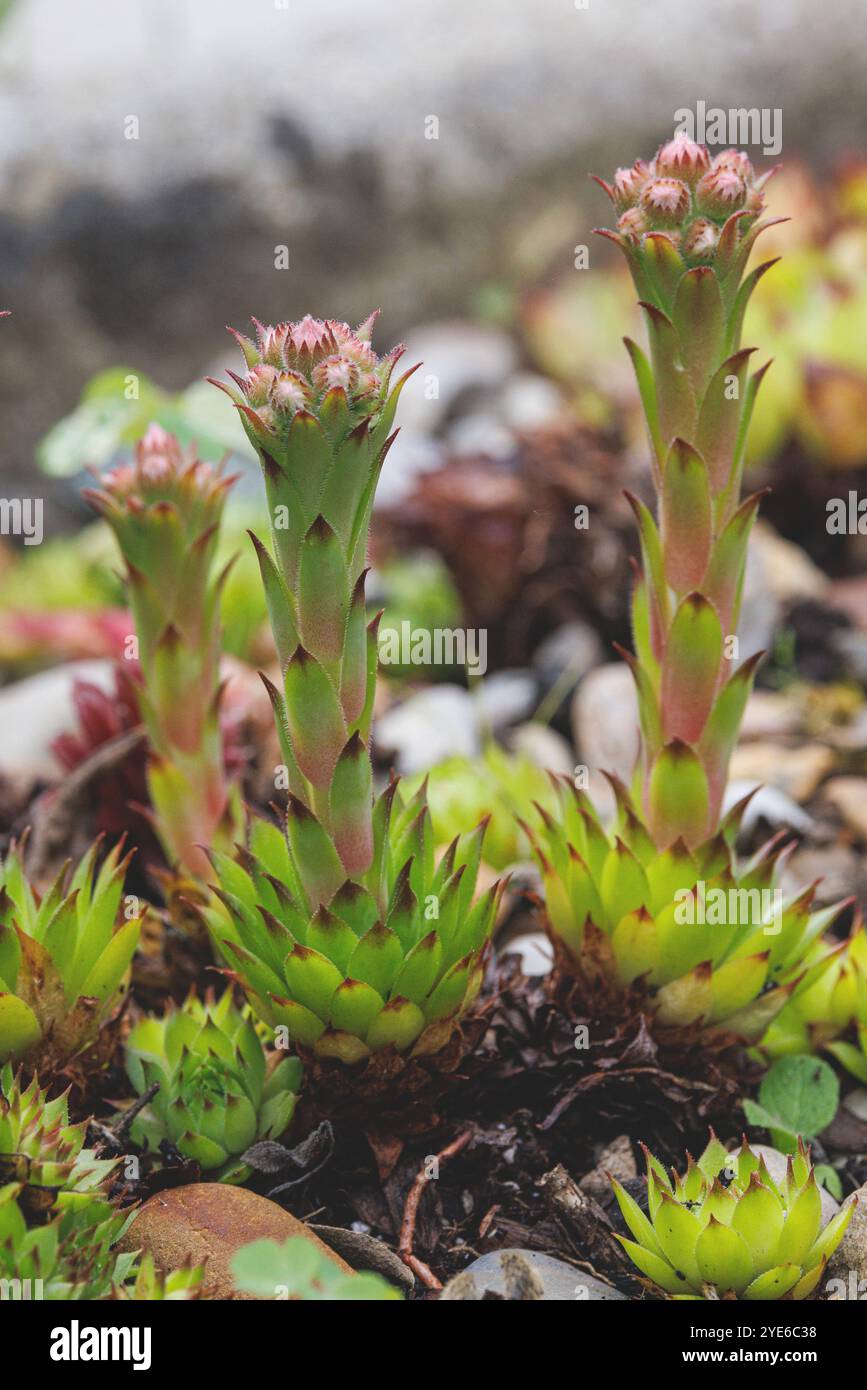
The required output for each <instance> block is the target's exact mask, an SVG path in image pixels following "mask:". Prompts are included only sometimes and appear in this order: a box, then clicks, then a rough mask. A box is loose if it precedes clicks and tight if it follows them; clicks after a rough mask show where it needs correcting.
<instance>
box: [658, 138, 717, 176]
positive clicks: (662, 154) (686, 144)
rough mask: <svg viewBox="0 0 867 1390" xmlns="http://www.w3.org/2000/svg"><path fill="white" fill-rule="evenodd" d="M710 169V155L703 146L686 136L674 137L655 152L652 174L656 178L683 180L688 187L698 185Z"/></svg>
mask: <svg viewBox="0 0 867 1390" xmlns="http://www.w3.org/2000/svg"><path fill="white" fill-rule="evenodd" d="M709 168H710V155H709V154H708V152H707V149H706V147H705V146H704V145H698V144H696V142H695V140H690V138H689V136H688V135H676V136H675V137H674V139H673V140H669V142H668V144H667V145H663V146H662V148H661V149H660V150H659V151H657V155H656V158H655V159H654V161H653V172H654V174H656V176H657V177H658V178H675V179H683V181H684V183H688V184H690V185H692V184H695V183H698V180H699V179H700V178H701V176H702V174H706V173H707V171H708V169H709Z"/></svg>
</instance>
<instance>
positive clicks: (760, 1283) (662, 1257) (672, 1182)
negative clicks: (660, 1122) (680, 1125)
mask: <svg viewBox="0 0 867 1390" xmlns="http://www.w3.org/2000/svg"><path fill="white" fill-rule="evenodd" d="M645 1152H646V1156H647V1200H648V1211H649V1219H648V1217H647V1216H646V1215H645V1214H644V1212H643V1211H642V1210H641V1208H640V1207H639V1205H638V1203H637V1202H636V1201H634V1199H633V1198H632V1197H630V1196H629V1194H628V1193H627V1192H626V1191H625V1189H624V1188H623V1187H622V1186H621V1185H620V1183H619V1182H617V1181H616V1180H615V1179H612V1185H613V1187H614V1191H615V1194H616V1196H617V1201H618V1203H619V1205H620V1210H621V1212H622V1213H623V1219H624V1220H625V1222H626V1224H627V1226H628V1227H629V1230H630V1231H631V1233H632V1236H633V1237H634V1239H632V1240H628V1239H627V1238H625V1237H624V1236H618V1237H617V1239H618V1240H619V1241H620V1244H621V1245H622V1246H623V1249H624V1250H625V1251H626V1253H627V1255H628V1256H629V1258H630V1259H631V1260H632V1262H633V1264H634V1265H636V1266H637V1268H638V1269H639V1270H640V1271H641V1273H642V1274H643V1275H644V1276H645V1278H647V1279H649V1280H650V1281H651V1282H652V1283H653V1284H654V1285H656V1287H657V1288H658V1289H661V1290H662V1291H663V1292H664V1293H667V1294H669V1295H670V1296H671V1297H672V1298H674V1299H698V1300H701V1299H705V1298H713V1299H721V1298H722V1299H745V1300H748V1301H753V1300H758V1301H765V1300H774V1299H783V1298H786V1299H793V1300H801V1299H804V1298H808V1297H809V1295H810V1294H811V1293H812V1292H813V1290H814V1289H815V1288H816V1287H817V1286H818V1284H819V1282H820V1280H821V1278H822V1275H823V1274H824V1271H825V1267H826V1265H827V1263H828V1259H829V1258H830V1256H831V1255H832V1254H833V1253H834V1251H835V1250H836V1248H837V1246H838V1245H839V1243H840V1241H841V1240H842V1238H843V1234H844V1232H845V1230H846V1227H847V1226H848V1224H849V1221H850V1220H851V1217H852V1211H853V1206H852V1204H851V1203H850V1204H847V1205H846V1206H845V1207H844V1208H843V1209H842V1210H841V1211H839V1212H838V1213H837V1214H836V1216H834V1217H832V1218H831V1220H830V1221H829V1222H828V1224H827V1225H826V1226H825V1228H824V1230H823V1229H822V1199H821V1195H820V1191H819V1186H818V1184H817V1182H816V1175H815V1172H814V1170H813V1168H812V1165H811V1164H810V1159H809V1153H808V1152H807V1150H806V1149H805V1148H804V1145H803V1142H802V1141H799V1145H798V1152H797V1154H795V1155H794V1156H791V1157H790V1158H789V1161H788V1166H787V1170H786V1174H785V1177H784V1178H783V1179H782V1180H781V1181H779V1182H775V1181H774V1180H773V1179H772V1177H771V1175H770V1173H769V1172H768V1169H767V1166H766V1164H765V1161H764V1158H762V1157H758V1156H757V1155H756V1154H754V1153H753V1152H752V1150H751V1149H750V1147H749V1145H748V1144H747V1141H746V1139H745V1140H744V1142H743V1145H742V1147H741V1149H740V1151H739V1153H738V1154H736V1155H735V1156H730V1155H729V1154H728V1153H727V1152H726V1150H725V1148H724V1146H723V1145H722V1144H721V1143H720V1142H719V1140H718V1139H717V1138H716V1137H715V1136H714V1135H713V1134H711V1139H710V1142H709V1144H708V1146H707V1148H706V1149H705V1150H704V1153H703V1154H702V1155H701V1157H700V1158H699V1160H698V1162H697V1163H695V1162H694V1161H693V1159H692V1158H691V1157H690V1156H688V1164H687V1169H686V1173H685V1175H684V1176H683V1177H681V1176H680V1175H679V1174H678V1173H676V1172H674V1171H672V1174H671V1177H669V1176H668V1174H667V1173H666V1171H665V1169H664V1168H663V1166H662V1164H661V1163H659V1162H658V1160H657V1159H655V1158H654V1157H653V1155H652V1154H650V1153H647V1151H646V1150H645Z"/></svg>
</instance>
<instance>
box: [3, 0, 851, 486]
mask: <svg viewBox="0 0 867 1390" xmlns="http://www.w3.org/2000/svg"><path fill="white" fill-rule="evenodd" d="M3 8H4V6H3V5H0V9H3ZM865 69H867V15H865V5H864V0H834V3H833V5H832V6H828V5H821V4H816V3H815V0H764V3H761V4H756V3H755V0H716V3H713V4H711V3H708V0H699V2H698V3H692V4H684V3H683V2H682V0H653V3H649V0H588V8H586V9H583V8H579V7H578V5H576V3H575V0H411V3H409V2H408V0H365V3H363V4H358V3H357V0H319V2H318V3H302V0H287V3H284V0H74V3H72V4H67V5H58V4H57V0H12V3H11V4H9V5H7V6H6V7H5V15H4V17H3V20H2V26H0V180H2V200H0V307H5V308H10V309H12V310H13V311H14V314H15V318H16V321H15V329H14V332H5V333H4V334H2V335H0V359H2V364H0V365H2V370H0V395H2V397H3V401H2V404H0V419H2V421H3V441H4V443H3V449H2V453H0V466H2V468H3V469H4V470H5V471H6V474H7V477H9V476H12V477H15V476H17V477H19V478H21V477H25V476H26V475H27V473H28V470H30V468H31V467H32V455H33V448H34V445H35V443H36V441H37V440H38V439H39V438H40V437H41V436H42V435H43V434H44V433H45V431H46V429H47V428H48V427H49V425H50V424H51V423H52V422H53V421H55V420H56V419H57V418H58V417H59V416H61V415H63V414H64V413H65V412H67V411H68V410H69V409H70V408H71V407H72V406H73V405H74V403H75V402H76V400H77V399H78V396H79V393H80V391H81V388H82V386H83V384H84V383H85V381H86V380H87V379H88V377H89V376H90V375H91V374H92V373H93V372H94V371H96V370H98V369H100V368H103V367H105V366H107V365H109V364H114V363H118V362H121V363H126V362H129V363H130V364H131V365H133V366H134V367H136V368H138V369H141V370H142V371H144V372H147V373H149V374H151V375H152V376H153V377H154V378H155V380H156V381H157V382H158V383H159V384H160V385H163V386H166V387H171V388H181V387H183V386H185V385H186V384H187V383H188V382H189V381H191V380H192V379H193V378H195V377H196V376H197V375H199V374H201V372H202V371H203V369H204V368H205V367H206V366H208V365H209V364H211V363H213V362H214V361H215V360H216V361H219V360H220V354H221V353H223V352H224V351H225V350H226V346H225V339H224V333H223V325H224V324H225V323H226V322H231V323H236V324H239V325H240V324H243V321H244V320H245V319H246V318H247V316H248V315H249V314H250V313H251V312H253V313H256V314H258V315H260V316H262V317H265V318H267V319H271V320H272V321H274V320H276V319H277V318H279V317H285V316H296V315H299V314H301V313H303V312H305V311H307V310H314V311H315V312H316V313H318V314H324V315H339V316H340V317H346V318H352V317H353V316H356V317H361V316H362V315H364V314H366V313H367V312H368V310H369V309H370V307H371V306H372V305H381V306H382V308H383V311H384V329H383V341H384V338H385V337H386V336H387V337H388V338H389V340H390V341H393V340H394V339H395V338H397V337H398V336H400V335H401V334H404V333H406V332H407V331H408V330H409V329H411V328H412V326H413V325H414V324H416V323H418V322H421V321H424V320H427V319H430V318H431V317H433V316H438V315H444V314H454V313H466V312H471V311H472V308H473V305H474V303H475V302H476V300H477V299H478V296H479V295H480V294H482V295H483V294H484V292H485V289H486V287H488V286H490V285H494V284H496V285H504V284H505V285H508V284H511V283H526V282H527V281H530V280H533V279H534V278H536V279H538V278H539V277H543V278H544V276H545V275H546V274H547V273H549V272H550V273H551V274H554V273H559V272H560V271H561V270H562V268H563V266H564V265H565V264H568V258H570V257H571V254H572V251H571V248H572V247H573V246H574V245H575V244H576V243H579V242H584V241H589V239H590V238H589V229H590V227H591V226H592V225H593V223H594V222H595V221H596V220H597V219H599V218H601V217H602V216H603V206H604V200H601V198H600V195H599V194H598V190H595V189H594V188H593V186H592V185H590V184H588V181H587V178H586V175H587V172H588V170H589V169H591V168H594V169H599V170H601V171H603V172H607V171H608V170H609V169H611V168H612V167H613V166H614V164H615V163H618V162H626V161H628V160H630V159H631V158H632V157H634V156H635V155H637V154H638V153H639V152H640V153H643V154H649V153H650V152H651V151H652V149H653V147H654V143H655V141H657V140H658V139H662V138H663V137H665V136H666V135H668V134H670V133H671V129H672V123H673V119H674V113H675V111H676V110H677V109H678V108H680V107H685V106H692V105H694V104H695V102H696V101H698V100H703V101H705V102H706V103H707V104H708V105H709V106H712V105H719V106H723V107H726V108H727V107H731V106H748V107H752V106H757V107H769V108H776V107H779V108H781V109H782V112H783V151H782V153H783V157H784V158H787V157H789V156H790V155H791V154H793V153H795V154H797V155H798V156H803V157H805V158H806V159H807V160H808V161H810V162H813V163H817V162H818V161H823V160H826V159H828V158H829V157H837V156H841V155H843V154H845V153H846V151H847V150H848V149H850V148H854V147H855V146H856V145H857V143H858V141H859V139H860V137H861V134H862V132H863V130H864V128H865V116H867V88H865V83H864V72H865ZM431 118H435V120H434V122H432V121H431ZM437 123H438V124H437ZM434 133H435V134H436V137H437V138H430V137H431V135H432V134H434ZM281 246H285V247H286V248H287V252H286V254H288V262H289V266H288V269H285V268H277V267H276V266H275V255H277V257H278V259H279V253H275V248H276V247H281Z"/></svg>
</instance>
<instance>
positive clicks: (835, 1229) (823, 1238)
mask: <svg viewBox="0 0 867 1390" xmlns="http://www.w3.org/2000/svg"><path fill="white" fill-rule="evenodd" d="M854 1210H855V1205H854V1203H853V1202H852V1201H849V1202H847V1204H846V1205H845V1206H844V1207H843V1209H842V1210H841V1211H838V1212H837V1214H836V1216H832V1217H831V1220H830V1221H829V1222H828V1224H827V1226H826V1227H825V1229H824V1231H822V1233H821V1235H820V1236H818V1237H817V1239H816V1240H815V1241H814V1242H813V1244H812V1245H811V1246H810V1249H809V1252H808V1254H807V1257H806V1259H805V1261H804V1264H805V1266H806V1268H807V1269H812V1268H813V1266H814V1265H815V1264H818V1263H819V1261H820V1260H827V1259H830V1257H831V1255H833V1253H834V1251H835V1250H836V1249H837V1246H838V1245H839V1244H840V1241H841V1240H842V1239H843V1236H844V1235H845V1232H846V1227H847V1226H848V1225H849V1222H850V1221H851V1220H852V1213H853V1212H854Z"/></svg>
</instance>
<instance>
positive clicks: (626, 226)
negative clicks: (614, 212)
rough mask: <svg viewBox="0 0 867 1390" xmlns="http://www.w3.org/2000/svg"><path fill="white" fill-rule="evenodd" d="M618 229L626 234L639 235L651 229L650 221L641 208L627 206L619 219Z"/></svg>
mask: <svg viewBox="0 0 867 1390" xmlns="http://www.w3.org/2000/svg"><path fill="white" fill-rule="evenodd" d="M617 230H618V232H622V233H623V235H624V236H630V237H639V236H641V235H642V234H643V233H644V232H647V231H649V230H650V223H649V222H648V220H647V218H646V217H645V215H644V213H643V212H642V211H641V208H627V210H626V212H624V214H623V216H622V217H618V219H617Z"/></svg>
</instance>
